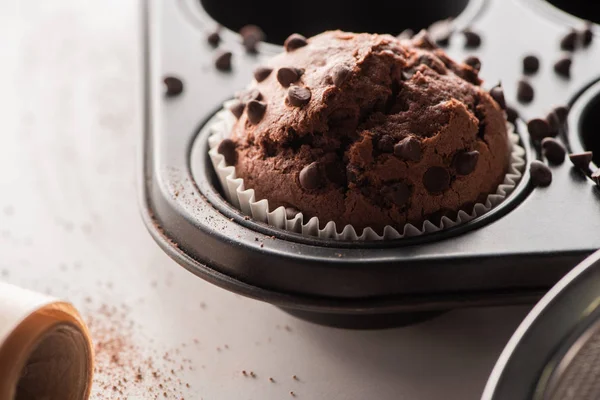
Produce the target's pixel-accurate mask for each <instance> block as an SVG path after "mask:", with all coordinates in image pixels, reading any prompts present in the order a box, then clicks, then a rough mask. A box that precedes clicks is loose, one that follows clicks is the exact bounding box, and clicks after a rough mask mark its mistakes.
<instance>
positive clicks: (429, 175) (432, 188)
mask: <svg viewBox="0 0 600 400" xmlns="http://www.w3.org/2000/svg"><path fill="white" fill-rule="evenodd" d="M423 185H424V186H425V189H427V191H428V192H429V193H432V194H437V193H441V192H443V191H444V190H446V189H448V188H449V187H450V174H449V173H448V171H447V170H446V168H443V167H430V168H429V169H428V170H427V171H426V172H425V174H423Z"/></svg>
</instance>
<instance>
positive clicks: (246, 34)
mask: <svg viewBox="0 0 600 400" xmlns="http://www.w3.org/2000/svg"><path fill="white" fill-rule="evenodd" d="M240 35H241V36H242V45H243V46H244V48H245V49H246V51H247V52H248V53H252V54H254V53H257V52H258V44H259V43H260V42H262V41H263V40H265V33H264V32H263V30H262V29H260V27H259V26H256V25H246V26H243V27H242V28H241V29H240Z"/></svg>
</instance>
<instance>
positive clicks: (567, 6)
mask: <svg viewBox="0 0 600 400" xmlns="http://www.w3.org/2000/svg"><path fill="white" fill-rule="evenodd" d="M546 2H547V3H549V4H552V5H553V6H554V7H556V8H559V9H561V10H562V11H564V12H566V13H568V14H571V15H574V16H576V17H578V18H581V19H585V20H589V21H592V22H595V23H600V2H597V1H590V0H546Z"/></svg>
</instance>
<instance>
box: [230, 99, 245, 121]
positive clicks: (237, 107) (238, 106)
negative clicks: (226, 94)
mask: <svg viewBox="0 0 600 400" xmlns="http://www.w3.org/2000/svg"><path fill="white" fill-rule="evenodd" d="M245 108H246V105H245V104H244V103H242V102H241V101H239V100H238V101H236V102H235V103H233V104H232V105H231V106H229V111H231V113H232V114H233V115H234V116H235V117H236V118H237V119H239V118H240V117H241V116H242V114H243V113H244V109H245Z"/></svg>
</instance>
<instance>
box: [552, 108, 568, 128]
mask: <svg viewBox="0 0 600 400" xmlns="http://www.w3.org/2000/svg"><path fill="white" fill-rule="evenodd" d="M552 113H554V115H556V117H557V118H558V122H560V123H561V124H564V123H565V122H567V117H568V116H569V107H567V106H558V107H554V109H553V110H552Z"/></svg>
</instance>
